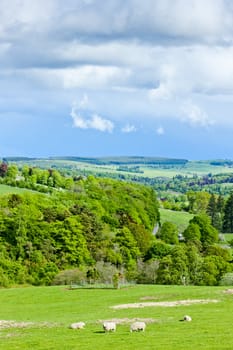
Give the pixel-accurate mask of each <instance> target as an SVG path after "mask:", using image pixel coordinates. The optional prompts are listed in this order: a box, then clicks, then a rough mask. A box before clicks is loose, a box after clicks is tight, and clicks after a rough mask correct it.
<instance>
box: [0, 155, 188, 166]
mask: <svg viewBox="0 0 233 350" xmlns="http://www.w3.org/2000/svg"><path fill="white" fill-rule="evenodd" d="M3 160H4V161H9V162H22V161H23V162H27V161H36V160H48V161H51V160H61V161H73V162H81V163H89V164H96V165H121V164H143V165H146V164H148V165H185V164H186V163H188V160H187V159H177V158H163V157H140V156H130V157H126V156H122V157H120V156H119V157H75V156H64V157H48V158H27V157H5V158H3Z"/></svg>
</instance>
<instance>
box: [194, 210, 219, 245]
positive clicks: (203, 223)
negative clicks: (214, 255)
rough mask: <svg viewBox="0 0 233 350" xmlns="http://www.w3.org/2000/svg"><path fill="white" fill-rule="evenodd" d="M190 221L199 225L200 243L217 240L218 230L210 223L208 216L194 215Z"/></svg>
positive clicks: (211, 242) (206, 243)
mask: <svg viewBox="0 0 233 350" xmlns="http://www.w3.org/2000/svg"><path fill="white" fill-rule="evenodd" d="M190 223H193V224H196V225H198V226H199V229H200V233H201V237H200V240H201V242H202V244H205V245H209V244H213V243H215V242H217V241H218V231H217V230H216V228H215V227H213V226H212V225H211V221H210V218H209V217H208V216H207V215H204V214H202V215H196V216H194V218H193V219H192V220H190Z"/></svg>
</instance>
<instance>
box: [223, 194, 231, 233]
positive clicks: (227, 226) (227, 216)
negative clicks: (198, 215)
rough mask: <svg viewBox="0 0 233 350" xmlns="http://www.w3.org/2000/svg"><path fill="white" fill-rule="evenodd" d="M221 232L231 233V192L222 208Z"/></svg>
mask: <svg viewBox="0 0 233 350" xmlns="http://www.w3.org/2000/svg"><path fill="white" fill-rule="evenodd" d="M223 232H230V233H232V232H233V192H232V193H231V194H230V197H229V198H228V199H227V201H226V205H225V208H224V217H223Z"/></svg>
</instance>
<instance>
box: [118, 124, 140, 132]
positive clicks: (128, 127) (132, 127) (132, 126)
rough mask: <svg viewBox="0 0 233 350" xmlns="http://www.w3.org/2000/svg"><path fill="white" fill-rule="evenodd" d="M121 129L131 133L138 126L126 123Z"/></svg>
mask: <svg viewBox="0 0 233 350" xmlns="http://www.w3.org/2000/svg"><path fill="white" fill-rule="evenodd" d="M121 131H122V132H124V133H131V132H135V131H137V128H136V127H135V126H134V125H132V124H126V125H125V126H124V127H123V128H122V129H121Z"/></svg>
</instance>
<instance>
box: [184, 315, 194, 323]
mask: <svg viewBox="0 0 233 350" xmlns="http://www.w3.org/2000/svg"><path fill="white" fill-rule="evenodd" d="M183 320H184V321H187V322H191V321H192V318H191V317H190V316H188V315H185V316H184V318H183Z"/></svg>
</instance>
